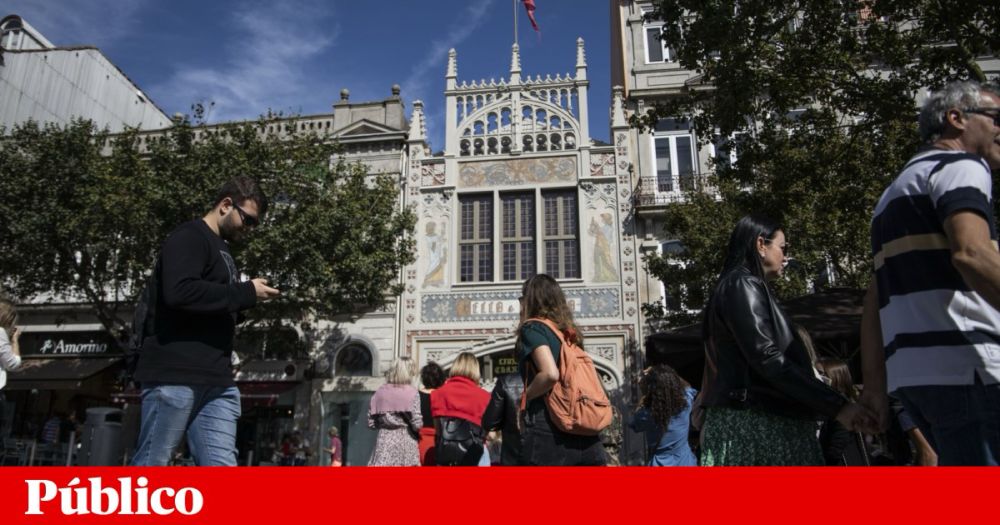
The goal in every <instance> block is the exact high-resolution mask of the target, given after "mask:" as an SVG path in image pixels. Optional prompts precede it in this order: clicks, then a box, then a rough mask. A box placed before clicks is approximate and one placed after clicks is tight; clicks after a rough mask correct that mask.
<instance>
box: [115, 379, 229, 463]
mask: <svg viewBox="0 0 1000 525" xmlns="http://www.w3.org/2000/svg"><path fill="white" fill-rule="evenodd" d="M239 417H240V391H239V389H237V388H236V387H235V386H230V387H225V386H209V385H162V384H148V385H146V386H145V387H144V388H143V389H142V423H141V427H140V430H139V447H138V450H136V453H135V457H134V458H133V459H132V465H134V466H161V465H166V464H168V463H169V461H170V457H171V455H172V454H173V453H174V450H176V449H177V446H178V445H180V442H181V439H182V438H183V437H184V434H185V433H187V444H188V452H190V453H191V457H193V458H194V462H195V464H196V465H212V466H235V465H236V420H237V419H239Z"/></svg>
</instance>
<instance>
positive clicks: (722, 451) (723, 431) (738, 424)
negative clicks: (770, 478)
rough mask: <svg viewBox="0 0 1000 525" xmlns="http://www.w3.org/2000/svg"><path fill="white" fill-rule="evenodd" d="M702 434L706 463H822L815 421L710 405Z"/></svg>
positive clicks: (703, 459) (712, 464)
mask: <svg viewBox="0 0 1000 525" xmlns="http://www.w3.org/2000/svg"><path fill="white" fill-rule="evenodd" d="M702 436H703V437H702V445H701V464H702V465H704V466H751V465H773V466H792V465H823V451H822V449H821V448H820V446H819V439H817V437H816V422H815V421H808V420H802V419H792V418H787V417H782V416H776V415H774V414H768V413H766V412H759V411H756V410H736V409H732V408H722V407H710V408H706V413H705V425H704V428H703V429H702Z"/></svg>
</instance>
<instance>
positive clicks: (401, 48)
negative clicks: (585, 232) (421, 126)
mask: <svg viewBox="0 0 1000 525" xmlns="http://www.w3.org/2000/svg"><path fill="white" fill-rule="evenodd" d="M535 3H536V5H537V11H536V12H535V13H536V18H537V20H538V24H539V26H540V28H541V36H540V37H539V36H538V35H536V34H535V33H534V31H533V30H532V29H531V26H530V24H529V23H528V19H527V17H526V15H525V13H524V9H523V7H521V5H520V1H519V0H518V2H517V4H518V5H517V15H518V17H519V19H518V29H519V34H520V37H519V40H520V46H521V67H522V72H523V74H525V75H529V74H530V75H532V76H534V75H536V74H541V75H543V76H544V75H545V74H552V75H553V76H554V75H555V74H556V73H561V74H564V75H565V74H566V73H572V72H574V67H575V64H576V39H577V37H583V39H584V40H585V42H586V51H587V65H588V75H589V78H590V82H591V91H590V97H589V103H590V119H591V121H590V129H591V134H592V136H593V137H594V138H597V139H600V140H604V141H607V139H608V107H609V105H610V91H611V90H610V85H609V80H608V76H609V72H610V66H609V46H610V36H609V33H610V27H609V20H608V13H609V7H608V2H607V0H536V2H535ZM0 11H3V12H0V16H3V15H6V14H11V13H14V14H18V15H21V16H22V17H23V18H24V19H25V20H26V21H27V22H28V23H29V24H31V25H33V26H34V27H35V28H36V29H38V30H39V31H40V32H41V33H42V34H44V35H45V36H46V38H48V39H49V40H50V41H52V42H53V43H54V44H56V45H60V46H69V45H85V44H86V45H95V46H97V47H99V48H100V49H101V50H102V51H103V52H104V54H105V55H106V56H108V58H110V59H111V61H112V62H114V63H115V65H117V66H118V67H119V68H121V69H122V71H124V72H125V74H127V75H128V76H129V77H130V78H131V79H132V80H133V81H134V82H135V83H136V84H138V85H139V87H140V88H141V89H142V90H143V91H145V92H146V94H147V95H149V96H150V97H151V98H152V99H153V100H154V101H155V102H156V103H157V104H158V105H159V106H160V108H162V109H163V110H164V111H165V112H166V113H167V114H168V115H169V114H173V113H175V112H184V113H189V112H190V107H191V105H192V104H193V103H195V102H204V103H207V102H214V103H215V106H214V108H213V109H212V112H211V114H210V115H209V121H212V122H217V121H223V120H235V119H248V118H255V117H256V116H258V115H260V114H262V113H264V112H266V111H267V110H268V109H273V110H276V111H283V112H285V113H301V114H311V113H327V112H330V111H331V105H332V104H333V103H334V102H336V101H337V100H338V99H339V98H340V95H339V93H340V90H341V88H345V87H346V88H347V89H349V90H350V91H351V100H352V101H366V100H379V99H383V98H385V97H387V96H389V95H390V89H391V86H392V84H397V83H398V84H400V85H401V86H402V96H403V98H404V100H405V101H406V106H407V111H408V112H409V111H410V110H411V109H412V101H413V100H418V99H419V100H423V102H424V107H425V110H426V112H427V114H428V133H429V135H430V139H431V146H432V147H433V148H434V150H435V151H437V150H439V149H441V148H442V147H443V143H444V129H443V127H442V122H443V118H444V95H443V91H444V74H445V68H446V64H447V54H448V49H449V48H452V47H454V48H455V49H456V50H457V51H458V76H459V81H462V80H474V79H475V80H478V79H482V78H486V79H489V78H491V77H495V78H496V79H497V80H499V79H500V77H502V76H506V75H508V74H509V70H510V47H511V44H512V43H513V38H514V37H513V13H514V8H513V5H512V0H436V1H410V0H406V1H404V0H395V1H393V0H390V1H373V0H369V1H364V0H360V1H359V0H353V1H348V0H326V1H320V0H273V1H270V2H267V1H236V0H201V1H193V0H172V1H168V0H5V1H4V2H3V3H2V4H0Z"/></svg>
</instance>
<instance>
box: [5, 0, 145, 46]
mask: <svg viewBox="0 0 1000 525" xmlns="http://www.w3.org/2000/svg"><path fill="white" fill-rule="evenodd" d="M4 4H5V5H4V6H3V7H2V8H0V9H3V11H0V17H2V16H6V15H9V14H15V15H19V16H21V18H23V19H24V20H25V21H26V22H28V24H30V25H32V26H33V27H34V28H35V29H37V30H38V31H39V32H41V33H42V35H44V36H45V38H47V39H49V41H51V42H52V43H53V44H55V45H57V46H80V45H93V46H97V47H101V48H107V47H110V46H111V45H112V44H113V43H114V42H115V41H117V40H119V39H121V38H123V37H125V36H127V35H129V34H131V33H132V32H134V31H135V30H136V28H137V27H139V20H138V18H139V17H138V15H139V13H140V12H141V11H142V10H143V9H144V8H145V7H146V6H147V5H149V0H88V1H86V2H81V1H79V0H7V1H6V2H4Z"/></svg>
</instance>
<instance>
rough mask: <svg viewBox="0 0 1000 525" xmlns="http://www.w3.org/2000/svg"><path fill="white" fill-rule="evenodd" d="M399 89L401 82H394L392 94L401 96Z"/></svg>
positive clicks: (397, 96)
mask: <svg viewBox="0 0 1000 525" xmlns="http://www.w3.org/2000/svg"><path fill="white" fill-rule="evenodd" d="M399 91H400V88H399V84H393V85H392V96H394V97H396V98H399Z"/></svg>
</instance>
